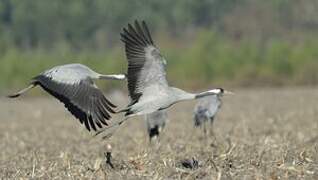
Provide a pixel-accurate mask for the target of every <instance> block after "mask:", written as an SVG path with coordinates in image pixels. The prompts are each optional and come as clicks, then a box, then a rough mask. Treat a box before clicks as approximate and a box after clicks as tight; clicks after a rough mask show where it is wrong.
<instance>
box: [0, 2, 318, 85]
mask: <svg viewBox="0 0 318 180" xmlns="http://www.w3.org/2000/svg"><path fill="white" fill-rule="evenodd" d="M135 19H144V20H146V21H147V22H148V24H149V26H150V29H151V31H152V32H153V34H154V39H155V41H156V44H157V46H159V47H160V50H161V51H162V53H163V54H164V55H165V57H166V59H167V60H168V63H169V66H168V71H169V79H170V80H171V81H172V82H173V83H175V84H178V85H179V86H180V85H181V86H187V87H192V88H198V87H202V86H210V85H211V84H212V85H214V86H220V85H222V86H223V85H229V86H282V85H317V83H318V73H317V69H318V60H317V58H318V51H317V50H318V36H317V35H318V31H317V30H318V2H317V1H316V0H267V1H263V0H201V1H195V0H186V1H184V0H175V1H170V0H161V1H155V0H150V1H148V0H138V1H112V0H68V1H63V0H54V1H52V0H23V1H20V0H0V91H3V90H4V89H8V88H17V87H21V86H22V85H25V83H26V82H27V81H28V80H29V79H30V78H31V77H33V76H34V75H36V74H37V73H39V72H41V71H42V70H44V69H45V68H48V67H52V66H53V65H58V64H64V63H74V62H80V63H84V64H87V65H89V66H91V67H92V68H94V69H96V70H98V71H100V72H105V73H118V72H124V71H125V67H126V66H125V65H126V62H125V56H124V53H123V46H122V43H121V42H120V40H119V32H120V31H121V28H122V27H124V26H126V25H127V23H129V22H133V21H134V20H135Z"/></svg>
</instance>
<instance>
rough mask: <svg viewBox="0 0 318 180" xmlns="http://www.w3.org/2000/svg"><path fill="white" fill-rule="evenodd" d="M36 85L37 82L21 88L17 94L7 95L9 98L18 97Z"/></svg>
mask: <svg viewBox="0 0 318 180" xmlns="http://www.w3.org/2000/svg"><path fill="white" fill-rule="evenodd" d="M35 86H36V84H35V83H31V84H30V85H29V86H28V87H26V88H24V89H22V90H20V91H19V92H17V93H15V94H11V95H8V96H7V97H8V98H16V97H19V96H20V95H22V94H24V93H26V92H27V91H28V90H30V89H32V88H34V87H35Z"/></svg>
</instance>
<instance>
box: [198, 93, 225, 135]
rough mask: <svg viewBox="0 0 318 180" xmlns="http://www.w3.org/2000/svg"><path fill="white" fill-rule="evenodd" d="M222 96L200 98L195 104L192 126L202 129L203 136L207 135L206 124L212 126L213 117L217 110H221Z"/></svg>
mask: <svg viewBox="0 0 318 180" xmlns="http://www.w3.org/2000/svg"><path fill="white" fill-rule="evenodd" d="M222 94H223V93H220V94H218V95H212V96H207V97H205V98H202V99H200V100H199V102H198V103H197V104H196V106H195V108H194V112H193V114H194V116H193V120H194V126H195V127H203V132H204V134H205V136H206V134H207V129H206V123H207V122H210V125H211V126H212V124H213V121H214V119H215V116H216V114H217V112H218V110H219V109H220V108H221V105H222V101H221V96H222Z"/></svg>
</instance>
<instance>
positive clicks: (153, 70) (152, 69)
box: [121, 21, 168, 105]
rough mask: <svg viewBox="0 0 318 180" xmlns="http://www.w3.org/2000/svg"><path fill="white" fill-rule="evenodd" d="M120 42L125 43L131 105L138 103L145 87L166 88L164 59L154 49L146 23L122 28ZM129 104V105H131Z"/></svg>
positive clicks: (136, 23)
mask: <svg viewBox="0 0 318 180" xmlns="http://www.w3.org/2000/svg"><path fill="white" fill-rule="evenodd" d="M121 40H122V41H123V42H124V43H125V51H126V57H127V60H128V73H127V78H128V90H129V95H130V97H131V104H134V103H136V102H138V100H139V98H140V97H141V96H142V94H143V93H144V91H145V90H146V88H147V87H150V86H154V85H159V86H168V84H167V80H166V72H165V59H164V58H163V57H162V56H161V54H160V51H159V50H158V49H157V48H156V47H155V45H154V43H153V40H152V38H151V35H150V32H149V30H148V27H147V25H146V23H145V22H144V21H143V22H142V24H141V25H140V24H139V22H138V21H135V26H134V27H133V26H132V25H131V24H128V27H127V28H123V32H122V33H121ZM131 104H130V105H131Z"/></svg>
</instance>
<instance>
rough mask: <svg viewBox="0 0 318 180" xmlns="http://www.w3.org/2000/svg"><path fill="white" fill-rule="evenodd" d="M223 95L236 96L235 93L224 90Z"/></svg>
mask: <svg viewBox="0 0 318 180" xmlns="http://www.w3.org/2000/svg"><path fill="white" fill-rule="evenodd" d="M223 94H225V95H234V92H231V91H226V90H224V93H223Z"/></svg>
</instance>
